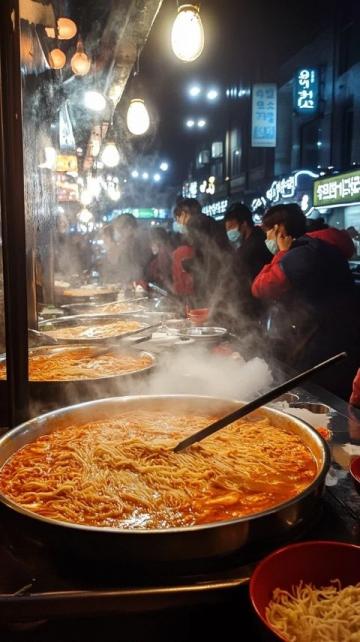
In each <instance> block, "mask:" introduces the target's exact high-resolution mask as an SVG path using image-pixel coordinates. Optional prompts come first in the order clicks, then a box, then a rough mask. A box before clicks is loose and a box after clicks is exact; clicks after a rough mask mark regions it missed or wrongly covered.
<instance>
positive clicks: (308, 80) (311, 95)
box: [294, 67, 320, 114]
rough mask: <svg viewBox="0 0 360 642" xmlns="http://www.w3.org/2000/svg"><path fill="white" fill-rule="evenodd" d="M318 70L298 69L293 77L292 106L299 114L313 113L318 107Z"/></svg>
mask: <svg viewBox="0 0 360 642" xmlns="http://www.w3.org/2000/svg"><path fill="white" fill-rule="evenodd" d="M319 85H320V77H319V70H318V69H313V68H309V67H302V68H301V69H298V71H297V72H296V75H295V78H294V107H295V110H296V111H297V112H298V113H299V114H314V113H315V112H316V111H317V110H318V108H319Z"/></svg>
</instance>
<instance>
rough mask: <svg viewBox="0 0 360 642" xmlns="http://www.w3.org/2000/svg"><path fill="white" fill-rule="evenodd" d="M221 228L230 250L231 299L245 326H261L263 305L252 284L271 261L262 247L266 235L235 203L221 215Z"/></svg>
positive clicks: (241, 206) (250, 215)
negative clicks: (231, 257)
mask: <svg viewBox="0 0 360 642" xmlns="http://www.w3.org/2000/svg"><path fill="white" fill-rule="evenodd" d="M224 225H225V230H226V234H227V237H228V240H229V243H230V245H231V247H232V249H233V274H232V279H231V281H232V283H231V286H232V289H233V292H232V298H234V290H235V291H236V296H235V299H236V301H237V305H238V308H239V319H241V320H242V321H243V323H244V322H245V320H246V321H247V323H254V322H255V323H257V324H261V320H262V318H263V316H264V307H265V306H264V305H263V304H262V303H261V302H259V300H256V299H254V297H253V296H252V293H251V284H252V282H253V280H254V278H255V277H256V275H257V274H258V273H259V272H260V270H261V269H262V268H263V267H264V265H266V264H267V263H269V261H271V258H272V257H271V254H270V252H269V250H268V249H267V247H266V246H265V243H264V241H265V234H264V232H263V231H262V229H261V228H260V227H257V226H255V225H254V221H253V217H252V213H251V211H250V210H249V208H248V207H246V205H244V204H243V203H234V204H233V205H231V206H230V207H229V209H228V210H227V212H226V214H225V216H224Z"/></svg>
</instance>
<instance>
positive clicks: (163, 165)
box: [160, 161, 169, 172]
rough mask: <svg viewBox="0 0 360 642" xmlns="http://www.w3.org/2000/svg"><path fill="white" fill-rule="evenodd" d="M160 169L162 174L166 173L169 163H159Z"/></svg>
mask: <svg viewBox="0 0 360 642" xmlns="http://www.w3.org/2000/svg"><path fill="white" fill-rule="evenodd" d="M160 169H161V171H162V172H167V171H168V169H169V163H166V162H165V161H163V162H162V163H160Z"/></svg>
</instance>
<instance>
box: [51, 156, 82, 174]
mask: <svg viewBox="0 0 360 642" xmlns="http://www.w3.org/2000/svg"><path fill="white" fill-rule="evenodd" d="M55 169H56V171H57V172H72V173H73V172H75V173H77V171H78V160H77V156H75V154H58V155H57V157H56V166H55Z"/></svg>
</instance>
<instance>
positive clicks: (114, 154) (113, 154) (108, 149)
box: [101, 141, 120, 167]
mask: <svg viewBox="0 0 360 642" xmlns="http://www.w3.org/2000/svg"><path fill="white" fill-rule="evenodd" d="M101 160H102V162H103V163H104V165H106V167H116V165H118V164H119V162H120V154H119V150H118V148H117V147H116V145H115V143H114V142H113V141H110V142H108V143H106V145H105V147H104V149H103V152H102V154H101Z"/></svg>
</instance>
